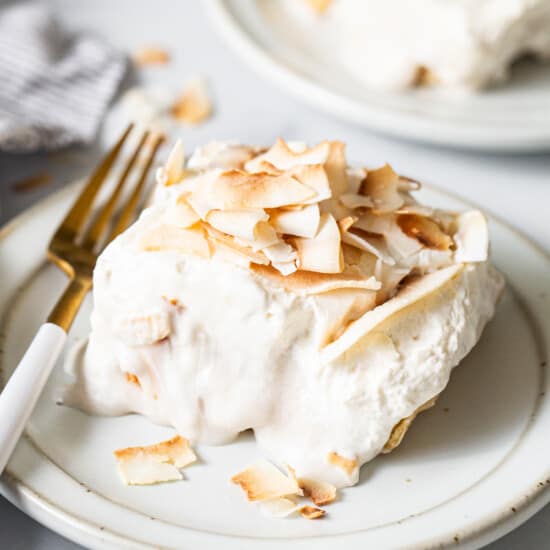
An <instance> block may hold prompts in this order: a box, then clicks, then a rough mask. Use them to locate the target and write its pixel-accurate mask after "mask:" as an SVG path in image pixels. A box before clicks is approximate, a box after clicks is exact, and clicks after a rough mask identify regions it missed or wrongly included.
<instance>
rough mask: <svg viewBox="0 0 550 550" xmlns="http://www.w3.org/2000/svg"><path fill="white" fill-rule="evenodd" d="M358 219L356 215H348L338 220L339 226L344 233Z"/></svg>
mask: <svg viewBox="0 0 550 550" xmlns="http://www.w3.org/2000/svg"><path fill="white" fill-rule="evenodd" d="M356 221H357V218H356V217H355V216H346V217H345V218H342V219H341V220H338V227H339V228H340V231H342V233H345V232H346V231H348V230H349V228H350V227H351V226H352V225H353V224H354V223H355V222H356Z"/></svg>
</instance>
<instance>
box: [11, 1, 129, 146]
mask: <svg viewBox="0 0 550 550" xmlns="http://www.w3.org/2000/svg"><path fill="white" fill-rule="evenodd" d="M125 70H126V60H125V57H124V56H123V55H122V54H120V53H119V52H117V51H115V50H113V49H112V48H110V47H109V46H107V45H106V44H105V42H104V41H103V40H101V39H100V38H98V37H94V36H90V35H87V34H82V33H78V34H73V33H69V32H68V31H67V30H65V29H64V28H63V27H62V26H61V25H60V24H59V23H58V22H57V21H56V19H55V18H54V17H53V15H52V14H51V13H50V11H49V10H48V9H47V7H46V6H44V5H38V4H34V3H32V2H17V3H12V4H9V5H7V6H5V7H3V8H0V150H4V151H11V152H29V151H35V150H39V149H57V148H60V147H63V146H66V145H69V144H73V143H87V142H90V141H91V140H92V139H93V138H94V136H95V134H96V132H97V129H98V126H99V123H100V121H101V117H102V115H103V113H104V112H105V109H106V108H107V105H108V103H109V101H110V99H111V98H112V96H113V95H114V93H115V92H116V90H117V88H118V85H119V83H120V81H121V79H122V77H123V76H124V73H125Z"/></svg>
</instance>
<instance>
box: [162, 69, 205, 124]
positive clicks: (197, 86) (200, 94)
mask: <svg viewBox="0 0 550 550" xmlns="http://www.w3.org/2000/svg"><path fill="white" fill-rule="evenodd" d="M171 113H172V116H173V117H174V118H175V119H176V120H179V121H180V122H183V123H185V124H191V125H194V124H199V123H200V122H203V121H204V120H206V119H207V118H208V117H210V115H211V114H212V103H211V102H210V98H209V97H208V92H207V89H206V84H205V82H204V80H202V79H200V78H194V79H193V80H191V81H190V82H189V83H188V84H187V86H186V87H185V89H184V91H183V93H182V95H181V96H180V97H179V98H178V99H177V101H176V102H175V103H174V104H173V105H172V109H171Z"/></svg>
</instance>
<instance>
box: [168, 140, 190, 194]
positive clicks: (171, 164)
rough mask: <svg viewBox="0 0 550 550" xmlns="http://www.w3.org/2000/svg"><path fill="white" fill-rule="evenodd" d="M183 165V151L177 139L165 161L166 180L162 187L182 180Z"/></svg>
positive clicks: (181, 143)
mask: <svg viewBox="0 0 550 550" xmlns="http://www.w3.org/2000/svg"><path fill="white" fill-rule="evenodd" d="M184 164H185V151H184V149H183V142H182V141H181V139H178V140H177V141H176V144H175V145H174V147H173V148H172V151H171V152H170V154H169V155H168V160H167V161H166V166H165V170H166V172H165V174H166V180H165V182H164V185H174V184H175V183H178V182H179V181H180V180H181V179H182V177H183V166H184Z"/></svg>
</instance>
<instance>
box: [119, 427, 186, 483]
mask: <svg viewBox="0 0 550 550" xmlns="http://www.w3.org/2000/svg"><path fill="white" fill-rule="evenodd" d="M114 455H115V459H116V461H117V465H118V469H119V472H120V475H121V477H122V479H123V480H124V482H125V483H126V484H128V485H152V484H155V483H162V482H165V481H177V480H180V479H182V475H181V473H180V471H179V470H180V469H181V468H184V467H185V466H188V465H189V464H192V463H193V462H195V461H196V460H197V457H196V455H195V453H194V452H193V449H192V448H191V446H190V445H189V441H188V440H187V439H185V438H184V437H181V436H180V435H177V436H175V437H173V438H172V439H169V440H167V441H163V442H161V443H156V444H154V445H147V446H143V447H128V448H126V449H119V450H117V451H114Z"/></svg>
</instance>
